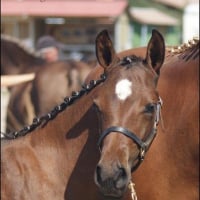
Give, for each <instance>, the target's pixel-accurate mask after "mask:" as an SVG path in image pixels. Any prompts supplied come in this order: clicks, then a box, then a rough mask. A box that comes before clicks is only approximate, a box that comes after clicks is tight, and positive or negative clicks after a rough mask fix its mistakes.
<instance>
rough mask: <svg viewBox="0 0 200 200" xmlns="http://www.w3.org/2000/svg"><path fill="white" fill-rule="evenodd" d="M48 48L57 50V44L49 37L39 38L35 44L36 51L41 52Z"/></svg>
mask: <svg viewBox="0 0 200 200" xmlns="http://www.w3.org/2000/svg"><path fill="white" fill-rule="evenodd" d="M48 47H56V48H58V49H59V43H58V42H57V41H56V40H55V39H54V38H53V37H51V36H42V37H40V38H39V39H38V41H37V43H36V50H41V49H43V48H48Z"/></svg>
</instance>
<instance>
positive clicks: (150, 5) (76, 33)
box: [1, 0, 199, 58]
mask: <svg viewBox="0 0 200 200" xmlns="http://www.w3.org/2000/svg"><path fill="white" fill-rule="evenodd" d="M193 3H195V5H194V6H190V5H191V4H193ZM197 7H199V1H198V0H175V1H174V0H1V17H2V18H1V32H2V33H5V34H9V35H11V36H15V37H17V38H19V39H21V40H23V41H24V42H25V43H26V44H27V45H28V46H30V47H34V46H35V42H36V40H37V39H38V38H39V37H40V36H42V35H44V34H49V35H52V36H54V37H55V38H56V39H57V40H58V41H59V42H61V43H63V44H64V53H65V55H71V56H72V57H77V58H80V57H81V54H82V53H84V54H85V55H89V54H91V52H92V53H94V43H95V38H96V35H97V34H98V33H99V32H100V31H101V30H102V29H108V31H109V33H110V34H111V37H112V39H113V41H114V44H115V48H116V50H117V51H122V50H125V49H128V48H132V47H138V46H144V45H146V44H147V42H148V39H149V38H150V35H151V30H152V29H153V28H156V29H158V30H159V31H160V32H161V33H162V34H163V35H164V38H165V41H166V44H167V45H176V44H180V43H181V42H182V41H185V40H186V39H184V38H188V37H190V36H191V35H194V32H195V33H197V34H199V24H197V23H198V22H199V21H198V20H197V18H198V19H199V11H197V9H198V8H197ZM194 12H195V14H194ZM191 13H192V14H191ZM197 21H198V22H197ZM189 26H190V27H189ZM188 27H189V28H188Z"/></svg>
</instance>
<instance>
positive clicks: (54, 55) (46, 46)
mask: <svg viewBox="0 0 200 200" xmlns="http://www.w3.org/2000/svg"><path fill="white" fill-rule="evenodd" d="M36 50H37V51H38V52H39V53H40V54H41V56H42V57H43V58H44V59H45V60H46V61H47V62H55V61H57V60H59V50H60V47H59V43H58V42H57V41H56V40H55V39H54V38H53V37H52V36H49V35H47V36H42V37H40V38H39V39H38V41H37V43H36Z"/></svg>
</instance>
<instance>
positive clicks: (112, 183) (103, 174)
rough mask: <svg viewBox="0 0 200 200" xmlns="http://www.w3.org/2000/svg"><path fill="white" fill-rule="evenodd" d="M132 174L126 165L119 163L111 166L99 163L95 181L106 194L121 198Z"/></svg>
mask: <svg viewBox="0 0 200 200" xmlns="http://www.w3.org/2000/svg"><path fill="white" fill-rule="evenodd" d="M129 179H130V175H128V173H127V170H126V169H125V168H124V167H121V166H118V165H117V164H116V165H115V166H113V167H112V169H111V168H108V167H106V166H103V165H101V164H98V165H97V167H96V171H95V183H96V185H97V186H98V187H99V189H100V191H101V193H102V194H103V195H104V196H109V197H116V198H120V197H122V196H123V194H124V193H125V191H126V189H127V186H128V183H129Z"/></svg>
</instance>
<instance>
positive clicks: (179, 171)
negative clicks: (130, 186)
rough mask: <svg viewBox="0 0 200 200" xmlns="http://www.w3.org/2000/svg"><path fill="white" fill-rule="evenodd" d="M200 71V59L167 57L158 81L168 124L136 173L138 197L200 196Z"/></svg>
mask: <svg viewBox="0 0 200 200" xmlns="http://www.w3.org/2000/svg"><path fill="white" fill-rule="evenodd" d="M198 74H199V59H198V58H196V59H191V60H189V61H186V60H185V59H182V58H180V55H179V54H178V55H174V56H170V57H166V60H165V63H164V65H163V68H162V71H161V75H160V79H159V82H158V91H159V94H160V95H161V97H162V99H163V108H162V116H163V122H164V127H163V128H162V127H161V126H160V127H159V129H158V136H157V138H156V139H155V141H154V143H153V145H152V147H151V148H150V150H149V152H148V154H147V156H146V159H145V160H144V163H143V164H142V165H141V167H140V168H139V169H138V170H137V171H136V172H135V173H133V180H134V182H135V184H136V186H135V188H136V192H137V194H138V199H149V200H159V199H163V200H169V199H176V200H179V199H180V200H187V199H191V200H192V199H193V200H196V199H198V198H199V192H198V188H199V112H198V107H199V104H198V100H199V94H198V91H199V85H198V80H199V77H198ZM144 191H145V192H144Z"/></svg>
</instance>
